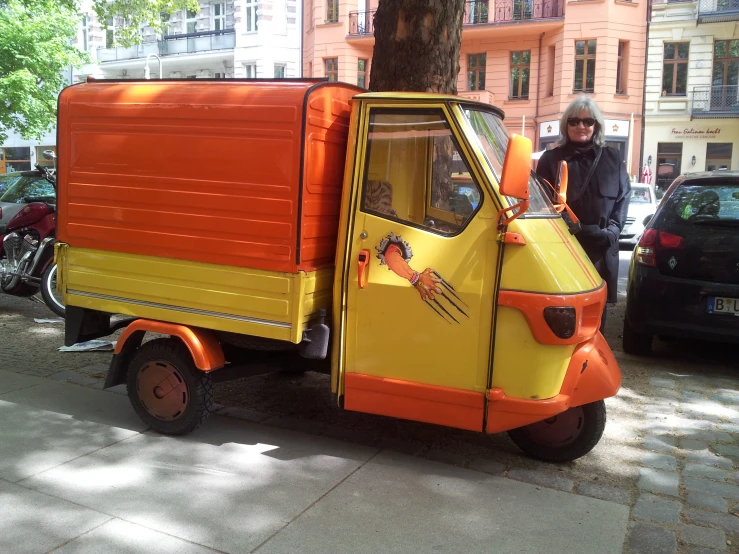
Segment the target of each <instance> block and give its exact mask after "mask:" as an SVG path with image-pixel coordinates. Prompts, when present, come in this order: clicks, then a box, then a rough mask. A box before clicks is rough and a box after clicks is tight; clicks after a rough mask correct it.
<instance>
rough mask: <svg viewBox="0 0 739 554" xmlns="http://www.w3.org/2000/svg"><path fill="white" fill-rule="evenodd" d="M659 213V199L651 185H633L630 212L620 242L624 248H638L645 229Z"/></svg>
mask: <svg viewBox="0 0 739 554" xmlns="http://www.w3.org/2000/svg"><path fill="white" fill-rule="evenodd" d="M656 211H657V198H656V196H655V194H654V188H653V187H652V186H651V185H645V184H641V183H632V184H631V200H630V202H629V212H628V214H626V225H624V229H623V231H621V236H619V237H618V242H619V244H620V245H622V246H631V247H634V246H636V243H637V242H639V239H640V238H641V235H642V233H643V232H644V228H645V227H646V226H647V223H649V220H650V219H652V216H653V215H654V213H655V212H656Z"/></svg>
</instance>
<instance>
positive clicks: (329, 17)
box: [326, 0, 339, 23]
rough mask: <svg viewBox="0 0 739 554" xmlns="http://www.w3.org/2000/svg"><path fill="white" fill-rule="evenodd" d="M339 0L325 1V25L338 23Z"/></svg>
mask: <svg viewBox="0 0 739 554" xmlns="http://www.w3.org/2000/svg"><path fill="white" fill-rule="evenodd" d="M338 21H339V0H326V23H338Z"/></svg>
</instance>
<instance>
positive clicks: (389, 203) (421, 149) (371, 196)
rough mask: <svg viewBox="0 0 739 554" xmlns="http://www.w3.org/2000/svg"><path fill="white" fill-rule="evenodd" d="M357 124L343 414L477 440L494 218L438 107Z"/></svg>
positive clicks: (369, 114)
mask: <svg viewBox="0 0 739 554" xmlns="http://www.w3.org/2000/svg"><path fill="white" fill-rule="evenodd" d="M360 118H361V120H362V125H361V127H360V128H363V129H366V130H367V132H366V133H363V134H362V135H363V136H360V138H359V139H358V140H359V142H358V145H357V146H358V149H359V150H358V151H359V152H364V155H363V156H357V162H358V166H357V171H356V172H355V176H354V179H355V180H356V181H355V186H356V187H357V188H358V196H357V200H356V202H355V203H354V204H353V208H351V209H352V210H354V214H353V215H354V217H353V225H351V228H350V229H349V235H348V237H347V249H348V250H349V252H348V255H349V258H348V260H349V261H348V268H347V269H348V279H346V281H345V282H346V283H347V285H346V287H347V288H346V291H345V298H346V302H347V305H346V308H347V312H346V313H347V316H346V328H345V335H344V337H345V343H344V345H343V348H342V351H343V352H344V355H345V358H344V364H343V367H344V391H343V392H344V407H345V408H347V409H350V410H356V411H363V412H370V413H376V414H382V415H389V416H394V417H401V418H406V419H413V420H418V421H426V422H429V423H437V424H442V425H448V426H453V427H459V428H464V429H471V430H476V431H481V430H482V428H483V413H484V405H485V390H486V385H487V381H488V371H489V367H490V356H491V348H490V341H491V325H492V321H493V311H494V304H495V302H494V299H495V293H496V290H495V288H496V276H497V274H498V273H497V263H498V262H497V260H498V248H499V247H498V244H497V242H496V214H497V209H496V207H495V205H494V204H493V201H492V199H491V197H490V195H489V193H488V192H487V191H486V189H485V188H484V187H483V186H481V183H480V175H479V174H478V172H477V170H475V169H473V168H474V164H472V163H470V158H469V156H470V154H469V152H470V151H469V147H468V146H467V145H466V144H465V142H464V141H463V140H462V137H461V135H460V132H459V131H458V128H457V127H456V126H455V124H454V122H453V119H452V115H451V112H450V111H449V110H448V108H447V107H446V106H445V105H443V104H440V105H439V107H438V108H437V109H427V108H425V109H424V108H421V107H419V108H417V109H413V108H398V107H397V104H396V107H394V108H392V107H382V106H377V107H370V108H365V111H364V112H363V113H362V114H361V115H360ZM364 141H366V144H365V142H364ZM363 145H364V148H363Z"/></svg>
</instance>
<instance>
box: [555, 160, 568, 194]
mask: <svg viewBox="0 0 739 554" xmlns="http://www.w3.org/2000/svg"><path fill="white" fill-rule="evenodd" d="M569 178H570V171H569V170H568V169H567V162H566V161H564V160H562V161H561V162H559V168H558V170H557V192H558V193H559V197H560V198H561V199H562V202H564V203H566V202H567V184H568V182H569Z"/></svg>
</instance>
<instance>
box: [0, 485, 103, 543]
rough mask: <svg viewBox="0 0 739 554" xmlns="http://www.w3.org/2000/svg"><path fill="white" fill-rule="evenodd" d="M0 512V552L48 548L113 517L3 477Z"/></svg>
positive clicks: (0, 491)
mask: <svg viewBox="0 0 739 554" xmlns="http://www.w3.org/2000/svg"><path fill="white" fill-rule="evenodd" d="M0 514H2V517H0V552H7V553H11V552H12V553H13V554H39V553H40V552H48V551H49V550H51V549H53V548H55V547H57V546H60V545H62V544H64V543H66V542H67V541H69V540H71V539H74V538H75V537H77V536H79V535H80V534H82V533H85V532H87V531H89V530H90V529H94V528H95V527H97V526H98V525H100V524H102V523H104V522H105V521H107V520H109V519H110V516H108V515H105V514H101V513H99V512H96V511H93V510H89V509H87V508H84V507H82V506H77V505H75V504H72V503H70V502H66V501H64V500H59V499H58V498H53V497H50V496H47V495H45V494H42V493H39V492H36V491H32V490H28V489H26V488H24V487H20V486H18V485H14V484H12V483H8V482H7V481H2V480H0ZM105 551H106V550H105V549H103V550H100V551H99V552H105Z"/></svg>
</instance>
